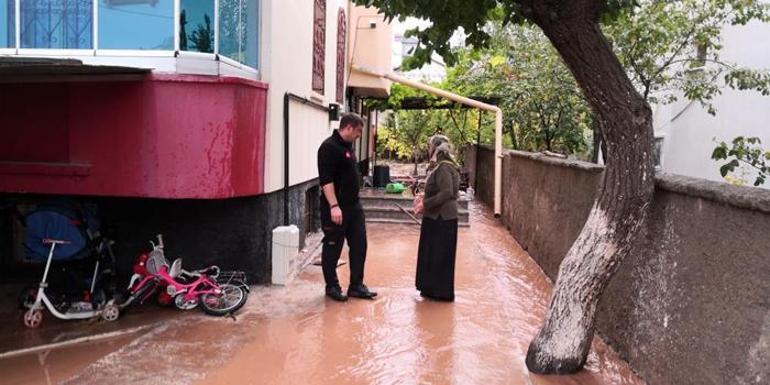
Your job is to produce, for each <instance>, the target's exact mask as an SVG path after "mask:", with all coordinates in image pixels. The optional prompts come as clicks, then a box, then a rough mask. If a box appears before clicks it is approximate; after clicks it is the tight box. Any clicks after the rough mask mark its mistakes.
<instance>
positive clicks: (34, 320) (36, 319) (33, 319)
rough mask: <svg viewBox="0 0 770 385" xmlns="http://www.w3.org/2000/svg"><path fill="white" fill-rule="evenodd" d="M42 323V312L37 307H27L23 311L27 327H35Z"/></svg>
mask: <svg viewBox="0 0 770 385" xmlns="http://www.w3.org/2000/svg"><path fill="white" fill-rule="evenodd" d="M41 323H43V312H42V311H40V310H38V309H29V310H27V311H26V312H25V313H24V325H25V326H27V327H28V328H33V329H34V328H37V327H38V326H40V324H41Z"/></svg>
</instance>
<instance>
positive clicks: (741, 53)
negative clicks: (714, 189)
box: [653, 22, 770, 188]
mask: <svg viewBox="0 0 770 385" xmlns="http://www.w3.org/2000/svg"><path fill="white" fill-rule="evenodd" d="M768 40H770V24H768V23H758V22H752V23H750V24H748V25H746V26H726V27H724V29H723V31H722V44H723V45H724V47H723V48H722V51H721V54H720V56H721V59H722V60H724V61H726V62H733V63H738V64H739V65H741V66H745V67H748V68H753V69H763V70H770V44H766V42H767V41H768ZM760 42H763V43H760ZM714 106H715V107H716V110H717V113H716V116H712V115H709V114H708V113H707V112H706V110H705V109H704V108H702V107H701V105H700V104H699V103H698V102H690V101H688V100H685V99H684V98H682V100H679V101H677V102H675V103H672V104H668V105H658V106H655V107H654V118H653V125H654V127H655V151H656V159H657V167H658V169H659V170H661V171H663V172H669V173H674V174H681V175H688V176H693V177H699V178H705V179H711V180H717V181H724V178H722V176H721V175H720V173H719V166H720V163H719V162H716V161H714V160H712V159H711V153H712V151H713V150H714V148H715V147H716V146H717V145H718V143H719V142H721V141H724V142H728V143H729V142H730V141H731V140H732V139H733V138H735V137H737V136H745V137H759V138H760V139H761V140H762V144H763V146H764V148H766V149H767V148H770V97H768V96H762V95H760V94H759V93H756V92H752V91H735V90H732V89H730V88H723V89H722V94H721V95H719V96H717V97H716V98H715V99H714ZM744 170H746V172H745V173H744V172H738V173H736V175H735V176H737V177H738V178H742V179H743V180H744V181H745V182H747V183H748V184H749V185H751V184H752V183H753V181H754V175H755V173H753V172H751V171H750V170H749V169H748V168H745V169H744ZM763 187H765V188H770V184H768V183H765V185H764V186H763Z"/></svg>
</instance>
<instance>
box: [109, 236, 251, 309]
mask: <svg viewBox="0 0 770 385" xmlns="http://www.w3.org/2000/svg"><path fill="white" fill-rule="evenodd" d="M157 237H158V243H157V244H155V243H153V242H152V241H150V244H151V245H152V251H151V252H150V253H149V254H146V253H143V254H141V255H139V257H138V258H137V260H136V262H135V263H134V275H133V276H132V277H131V282H130V283H129V286H128V288H129V293H130V296H129V297H128V299H127V300H126V301H125V302H124V303H123V304H122V305H121V307H125V306H128V305H130V304H132V303H134V302H144V300H146V299H147V298H149V297H150V296H151V295H152V294H154V293H155V292H156V291H159V290H162V291H161V292H160V293H158V295H159V298H162V297H166V298H168V299H170V300H171V301H173V303H174V305H175V306H176V307H177V308H179V309H182V310H190V309H194V308H196V307H198V305H200V308H201V309H202V310H203V311H204V312H205V313H206V314H210V315H216V316H224V315H227V314H231V313H233V312H235V311H237V310H238V309H240V308H241V307H242V306H243V305H244V304H245V303H246V299H247V297H248V293H249V286H248V285H247V284H246V274H245V273H244V272H240V271H220V269H219V267H217V266H211V267H208V268H205V269H202V270H196V271H186V270H183V269H182V259H181V258H177V259H176V260H174V262H173V263H171V264H169V263H168V260H166V257H165V254H164V250H163V236H162V235H160V234H158V236H157Z"/></svg>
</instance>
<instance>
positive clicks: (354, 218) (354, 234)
mask: <svg viewBox="0 0 770 385" xmlns="http://www.w3.org/2000/svg"><path fill="white" fill-rule="evenodd" d="M365 221H366V219H365V218H364V210H363V208H362V207H361V204H360V203H356V204H354V205H350V206H346V207H342V225H336V224H335V223H334V222H332V219H331V212H330V210H329V207H328V206H327V205H325V204H322V205H321V227H322V228H323V232H324V239H323V250H322V252H321V265H322V267H323V272H324V281H326V288H327V289H328V288H331V287H338V286H339V285H340V283H339V280H338V279H337V262H338V261H339V259H340V254H341V253H342V245H343V244H344V243H345V242H344V241H345V240H347V241H348V248H349V253H348V254H349V259H350V286H355V285H360V284H363V283H364V262H366V223H365Z"/></svg>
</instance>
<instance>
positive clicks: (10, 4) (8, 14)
mask: <svg viewBox="0 0 770 385" xmlns="http://www.w3.org/2000/svg"><path fill="white" fill-rule="evenodd" d="M14 7H15V5H14V1H13V0H0V48H14V47H15V46H16V32H15V24H14V23H15V22H16V18H15V17H14V16H13V14H14Z"/></svg>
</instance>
